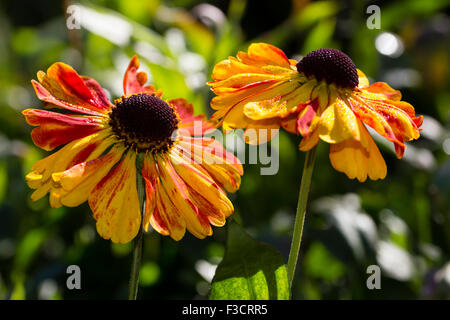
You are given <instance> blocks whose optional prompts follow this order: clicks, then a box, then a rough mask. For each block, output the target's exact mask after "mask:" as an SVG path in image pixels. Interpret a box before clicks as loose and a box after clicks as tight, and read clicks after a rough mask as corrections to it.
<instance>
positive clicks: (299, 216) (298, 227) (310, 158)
mask: <svg viewBox="0 0 450 320" xmlns="http://www.w3.org/2000/svg"><path fill="white" fill-rule="evenodd" d="M315 159H316V147H314V148H313V149H311V150H310V151H308V152H307V153H306V157H305V164H304V167H303V174H302V182H301V184H300V192H299V195H298V204H297V213H296V215H295V225H294V234H293V235H292V243H291V250H290V251H289V259H288V264H287V273H288V280H289V285H290V287H291V288H292V281H293V279H294V274H295V267H296V265H297V259H298V253H299V251H300V244H301V242H302V234H303V225H304V223H305V214H306V204H307V203H308V194H309V189H310V186H311V177H312V173H313V169H314V161H315Z"/></svg>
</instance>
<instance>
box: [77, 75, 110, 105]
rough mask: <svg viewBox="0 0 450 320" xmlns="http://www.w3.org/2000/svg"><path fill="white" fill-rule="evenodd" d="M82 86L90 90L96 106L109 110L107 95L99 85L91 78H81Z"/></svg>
mask: <svg viewBox="0 0 450 320" xmlns="http://www.w3.org/2000/svg"><path fill="white" fill-rule="evenodd" d="M81 78H82V79H83V81H84V84H85V85H86V86H87V87H88V88H89V90H91V93H92V95H93V96H94V99H95V101H96V103H97V104H98V105H101V106H103V108H105V109H110V108H111V102H110V101H109V99H108V95H107V94H106V92H105V91H104V90H103V88H102V87H101V86H100V84H99V83H98V82H97V81H95V80H94V79H92V78H89V77H86V76H81Z"/></svg>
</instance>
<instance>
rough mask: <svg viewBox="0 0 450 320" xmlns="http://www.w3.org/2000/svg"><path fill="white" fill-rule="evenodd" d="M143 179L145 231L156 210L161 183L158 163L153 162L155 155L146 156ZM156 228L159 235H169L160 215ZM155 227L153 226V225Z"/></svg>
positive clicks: (157, 218)
mask: <svg viewBox="0 0 450 320" xmlns="http://www.w3.org/2000/svg"><path fill="white" fill-rule="evenodd" d="M142 178H143V179H144V182H145V195H146V197H145V211H144V219H143V223H142V225H143V227H144V230H145V231H147V230H148V224H149V222H150V219H151V217H152V215H153V214H154V212H155V210H156V190H157V185H158V184H159V183H160V181H159V175H158V169H157V168H156V163H155V161H154V160H153V155H149V154H146V155H145V156H144V161H143V163H142ZM154 219H156V221H155V222H154V223H155V224H156V227H154V228H155V229H156V230H157V231H158V232H159V233H161V234H164V235H168V234H169V231H168V229H167V227H164V226H165V224H164V221H163V220H162V219H161V218H160V216H159V215H158V216H157V217H155V218H154ZM152 226H153V224H152Z"/></svg>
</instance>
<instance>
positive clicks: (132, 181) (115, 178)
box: [88, 151, 141, 243]
mask: <svg viewBox="0 0 450 320" xmlns="http://www.w3.org/2000/svg"><path fill="white" fill-rule="evenodd" d="M88 201H89V206H90V207H91V210H92V211H93V216H94V219H95V220H97V224H96V226H97V232H98V233H99V234H100V236H102V237H103V238H104V239H111V241H112V242H114V243H127V242H130V241H131V240H132V239H133V238H134V237H135V236H136V235H137V233H138V231H139V228H140V227H141V210H140V204H139V198H138V193H137V186H136V153H135V152H134V151H130V152H128V153H127V154H126V155H125V157H124V158H123V159H122V161H121V162H120V163H119V164H118V165H117V166H116V167H115V168H114V169H113V170H112V171H111V172H110V173H109V174H108V175H106V176H105V177H104V178H103V179H102V180H101V181H100V182H99V183H98V184H97V185H96V186H95V188H94V189H93V190H92V192H91V193H90V195H89V198H88Z"/></svg>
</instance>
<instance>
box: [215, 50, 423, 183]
mask: <svg viewBox="0 0 450 320" xmlns="http://www.w3.org/2000/svg"><path fill="white" fill-rule="evenodd" d="M212 78H213V81H210V82H208V85H210V86H211V87H212V90H213V91H214V93H216V94H217V96H216V97H214V98H213V100H212V101H211V106H212V108H213V109H215V110H217V111H216V112H215V113H214V115H213V116H212V118H211V119H212V120H220V122H219V124H222V125H223V128H224V129H234V128H244V129H246V130H248V129H255V130H261V129H269V128H270V129H273V128H275V129H277V128H280V127H283V128H284V129H285V130H287V131H288V132H291V133H295V134H301V135H302V136H303V139H302V141H301V143H300V146H299V147H300V150H302V151H307V150H310V149H312V148H313V147H314V146H316V145H317V143H318V142H319V140H323V141H325V142H327V143H329V144H330V161H331V164H332V166H333V167H334V168H335V169H336V170H338V171H341V172H344V173H345V174H346V175H347V176H348V177H349V178H350V179H354V178H357V179H358V180H359V181H361V182H363V181H365V180H366V179H367V177H369V178H370V179H372V180H376V179H383V178H384V177H385V176H386V171H387V169H386V164H385V162H384V159H383V158H382V156H381V154H380V151H379V150H378V147H377V146H376V145H375V143H374V141H373V140H372V137H371V136H370V134H369V132H368V130H367V128H366V126H365V125H364V124H366V125H368V126H369V127H372V128H373V129H374V130H375V131H376V132H378V133H379V134H380V135H382V136H383V137H384V138H386V139H387V140H389V141H391V142H393V143H394V146H395V152H396V155H397V157H398V158H402V156H403V153H404V150H405V144H404V142H405V141H410V140H413V139H418V138H419V136H420V134H419V131H420V129H419V127H420V126H421V124H422V121H423V117H422V116H420V117H416V116H415V111H414V108H413V106H411V105H410V104H409V103H407V102H404V101H401V93H400V92H399V91H397V90H394V89H392V88H391V87H390V86H389V85H387V84H386V83H383V82H376V83H374V84H372V85H369V81H368V79H367V77H366V76H365V75H364V73H363V72H362V71H360V70H358V69H357V68H356V67H355V65H354V63H353V61H352V60H351V59H350V58H349V57H348V56H347V55H345V54H344V53H342V52H340V51H338V50H335V49H319V50H315V51H312V52H311V53H309V54H308V55H306V56H305V57H304V58H303V59H302V60H300V62H297V61H295V60H292V59H288V58H287V57H286V55H285V54H284V53H283V51H281V50H280V49H278V48H276V47H274V46H272V45H269V44H265V43H254V44H252V45H250V47H249V48H248V53H245V52H239V53H238V54H237V58H234V57H229V58H228V59H227V60H224V61H221V62H219V63H218V64H217V65H216V66H215V67H214V69H213V74H212ZM269 139H270V135H269ZM248 142H249V143H258V142H259V141H256V140H255V139H253V140H250V141H248Z"/></svg>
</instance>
